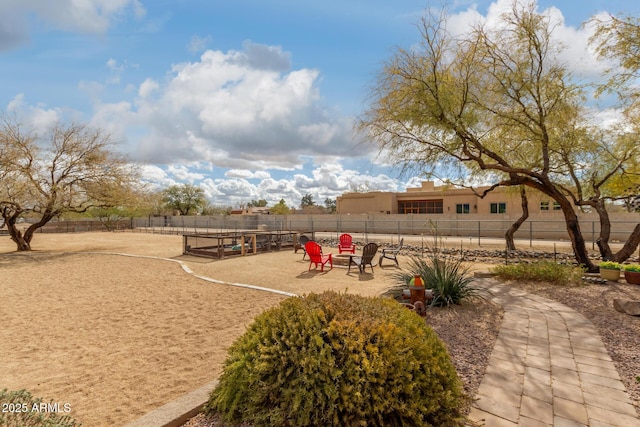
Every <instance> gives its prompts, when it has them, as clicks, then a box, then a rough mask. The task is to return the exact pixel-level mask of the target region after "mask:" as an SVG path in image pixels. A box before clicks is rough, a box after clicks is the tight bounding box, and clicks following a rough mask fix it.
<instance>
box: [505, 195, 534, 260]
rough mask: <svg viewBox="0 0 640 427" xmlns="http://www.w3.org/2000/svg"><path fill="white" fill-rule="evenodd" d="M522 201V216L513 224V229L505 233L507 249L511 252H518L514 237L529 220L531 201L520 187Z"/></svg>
mask: <svg viewBox="0 0 640 427" xmlns="http://www.w3.org/2000/svg"><path fill="white" fill-rule="evenodd" d="M520 199H521V200H522V215H521V216H520V218H518V220H517V221H516V222H514V223H513V224H511V227H509V229H508V230H507V232H506V233H504V238H505V240H506V241H507V249H508V250H510V251H515V250H516V244H515V242H514V241H513V235H514V234H515V233H516V231H518V229H519V228H520V226H521V225H522V223H523V222H525V221H526V220H527V218H529V201H528V200H527V192H526V190H525V187H524V186H521V187H520Z"/></svg>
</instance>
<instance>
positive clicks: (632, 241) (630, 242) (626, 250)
mask: <svg viewBox="0 0 640 427" xmlns="http://www.w3.org/2000/svg"><path fill="white" fill-rule="evenodd" d="M638 245H640V224H637V225H636V227H635V228H634V229H633V232H632V233H631V235H630V236H629V238H628V239H627V241H626V242H625V243H624V246H623V247H622V249H620V250H619V251H618V252H616V253H615V254H613V259H612V260H613V261H616V262H623V261H626V260H627V259H628V258H629V257H630V256H631V255H632V254H633V252H634V251H635V250H636V248H637V247H638Z"/></svg>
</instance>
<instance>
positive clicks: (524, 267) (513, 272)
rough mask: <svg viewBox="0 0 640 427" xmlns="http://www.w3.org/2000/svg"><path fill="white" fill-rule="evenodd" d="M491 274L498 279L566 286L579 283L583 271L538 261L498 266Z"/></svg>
mask: <svg viewBox="0 0 640 427" xmlns="http://www.w3.org/2000/svg"><path fill="white" fill-rule="evenodd" d="M493 272H494V273H496V275H497V276H498V277H500V278H502V279H506V280H530V281H534V282H549V283H555V284H557V285H567V284H571V283H575V284H577V283H580V282H581V279H582V275H583V274H584V269H582V268H580V267H575V266H570V265H561V264H557V263H555V262H553V261H538V262H534V263H530V264H529V263H518V264H509V265H498V266H496V267H494V268H493Z"/></svg>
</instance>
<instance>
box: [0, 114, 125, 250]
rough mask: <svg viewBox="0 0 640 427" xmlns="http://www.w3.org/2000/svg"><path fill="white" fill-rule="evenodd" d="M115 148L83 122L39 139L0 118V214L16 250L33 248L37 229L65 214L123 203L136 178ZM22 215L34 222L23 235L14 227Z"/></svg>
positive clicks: (53, 130)
mask: <svg viewBox="0 0 640 427" xmlns="http://www.w3.org/2000/svg"><path fill="white" fill-rule="evenodd" d="M113 147H114V144H113V142H112V141H111V140H110V138H109V136H108V135H106V134H104V133H103V132H102V131H101V130H93V129H90V128H88V127H87V126H85V125H82V124H70V125H64V124H56V125H55V126H53V127H51V128H50V129H49V130H48V131H47V132H46V133H45V134H43V135H37V134H36V133H35V132H32V131H29V130H26V129H25V127H24V126H22V125H20V124H19V123H16V122H15V121H13V120H10V119H9V118H7V117H3V118H2V119H0V214H1V215H2V218H3V219H4V221H5V224H6V226H7V228H8V230H9V234H10V236H11V239H12V240H13V241H14V242H15V243H16V245H17V249H18V251H28V250H31V240H32V239H33V235H34V233H35V232H36V230H38V229H39V228H41V227H43V226H44V225H45V224H47V223H48V222H49V221H51V220H52V219H53V218H56V217H59V216H61V215H63V214H64V213H67V212H76V213H82V212H86V211H87V210H89V209H91V208H94V207H104V208H106V207H113V206H122V205H124V204H126V203H127V201H128V198H129V196H130V195H131V191H130V190H131V188H132V185H133V183H134V182H135V181H136V180H137V174H136V170H135V168H134V167H132V166H130V165H128V164H127V162H126V161H125V159H124V157H123V156H121V155H120V154H118V153H117V152H115V151H114V150H113ZM24 215H28V216H30V217H31V218H35V219H36V220H35V222H33V223H31V224H30V225H29V226H28V228H27V229H26V230H24V232H23V231H22V230H20V229H19V228H18V227H17V226H16V223H17V221H18V219H19V218H20V217H22V216H24Z"/></svg>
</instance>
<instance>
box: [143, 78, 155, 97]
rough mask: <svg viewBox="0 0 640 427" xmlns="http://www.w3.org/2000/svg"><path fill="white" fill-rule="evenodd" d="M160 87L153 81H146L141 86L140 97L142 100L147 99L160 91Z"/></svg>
mask: <svg viewBox="0 0 640 427" xmlns="http://www.w3.org/2000/svg"><path fill="white" fill-rule="evenodd" d="M159 88H160V85H159V84H158V82H156V81H155V80H153V79H146V80H145V81H144V82H142V84H141V85H140V89H138V96H140V97H141V98H146V97H148V96H149V95H151V93H152V92H154V91H155V90H157V89H159Z"/></svg>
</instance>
